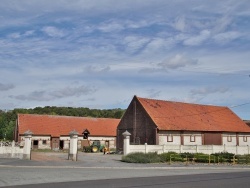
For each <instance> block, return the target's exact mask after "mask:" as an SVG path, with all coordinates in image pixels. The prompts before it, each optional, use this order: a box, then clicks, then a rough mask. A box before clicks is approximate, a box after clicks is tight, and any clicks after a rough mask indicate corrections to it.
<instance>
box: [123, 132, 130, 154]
mask: <svg viewBox="0 0 250 188" xmlns="http://www.w3.org/2000/svg"><path fill="white" fill-rule="evenodd" d="M122 135H123V137H124V139H123V155H127V154H129V153H130V147H129V146H130V136H131V134H130V133H129V132H128V131H127V130H126V131H125V132H124V133H122Z"/></svg>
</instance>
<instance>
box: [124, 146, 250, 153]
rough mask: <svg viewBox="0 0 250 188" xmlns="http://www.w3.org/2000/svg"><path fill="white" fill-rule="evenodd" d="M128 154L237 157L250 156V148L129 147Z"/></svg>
mask: <svg viewBox="0 0 250 188" xmlns="http://www.w3.org/2000/svg"><path fill="white" fill-rule="evenodd" d="M128 147H129V148H128V153H132V152H143V153H149V152H156V153H159V154H160V153H167V152H170V151H172V152H176V153H204V154H212V153H220V152H228V153H234V154H236V155H244V154H250V146H227V145H147V144H145V145H129V146H128Z"/></svg>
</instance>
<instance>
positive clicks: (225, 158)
mask: <svg viewBox="0 0 250 188" xmlns="http://www.w3.org/2000/svg"><path fill="white" fill-rule="evenodd" d="M213 156H215V160H216V161H217V162H229V163H230V162H231V161H232V159H233V158H234V154H233V153H228V152H221V153H215V154H213Z"/></svg>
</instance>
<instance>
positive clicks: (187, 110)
mask: <svg viewBox="0 0 250 188" xmlns="http://www.w3.org/2000/svg"><path fill="white" fill-rule="evenodd" d="M125 131H128V132H129V133H131V137H130V142H131V143H130V144H139V145H140V144H145V143H147V144H148V145H234V146H236V145H238V146H244V145H245V146H246V145H250V127H249V126H248V125H247V124H246V123H245V122H244V121H243V120H241V119H240V118H239V117H238V116H237V115H236V114H235V113H234V112H232V111H231V110H230V109H229V108H228V107H223V106H214V105H202V104H192V103H183V102H174V101H164V100H156V99H148V98H141V97H137V96H134V98H133V99H132V101H131V103H130V104H129V106H128V108H127V110H126V112H125V114H124V115H123V117H122V119H121V121H120V123H119V125H118V127H117V149H119V150H122V147H123V136H122V133H124V132H125Z"/></svg>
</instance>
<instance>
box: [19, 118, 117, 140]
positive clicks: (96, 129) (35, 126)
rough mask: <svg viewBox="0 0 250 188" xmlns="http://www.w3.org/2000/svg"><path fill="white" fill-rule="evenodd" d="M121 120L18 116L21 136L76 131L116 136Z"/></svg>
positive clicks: (55, 135) (91, 134) (58, 134)
mask: <svg viewBox="0 0 250 188" xmlns="http://www.w3.org/2000/svg"><path fill="white" fill-rule="evenodd" d="M119 122H120V119H112V118H89V117H71V116H55V115H34V114H18V127H19V134H24V132H25V131H27V130H30V131H31V132H33V135H51V137H59V136H60V135H69V132H70V131H72V130H76V131H77V132H78V133H79V134H82V132H83V131H84V130H85V129H88V131H89V132H90V136H116V128H117V126H118V123H119Z"/></svg>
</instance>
